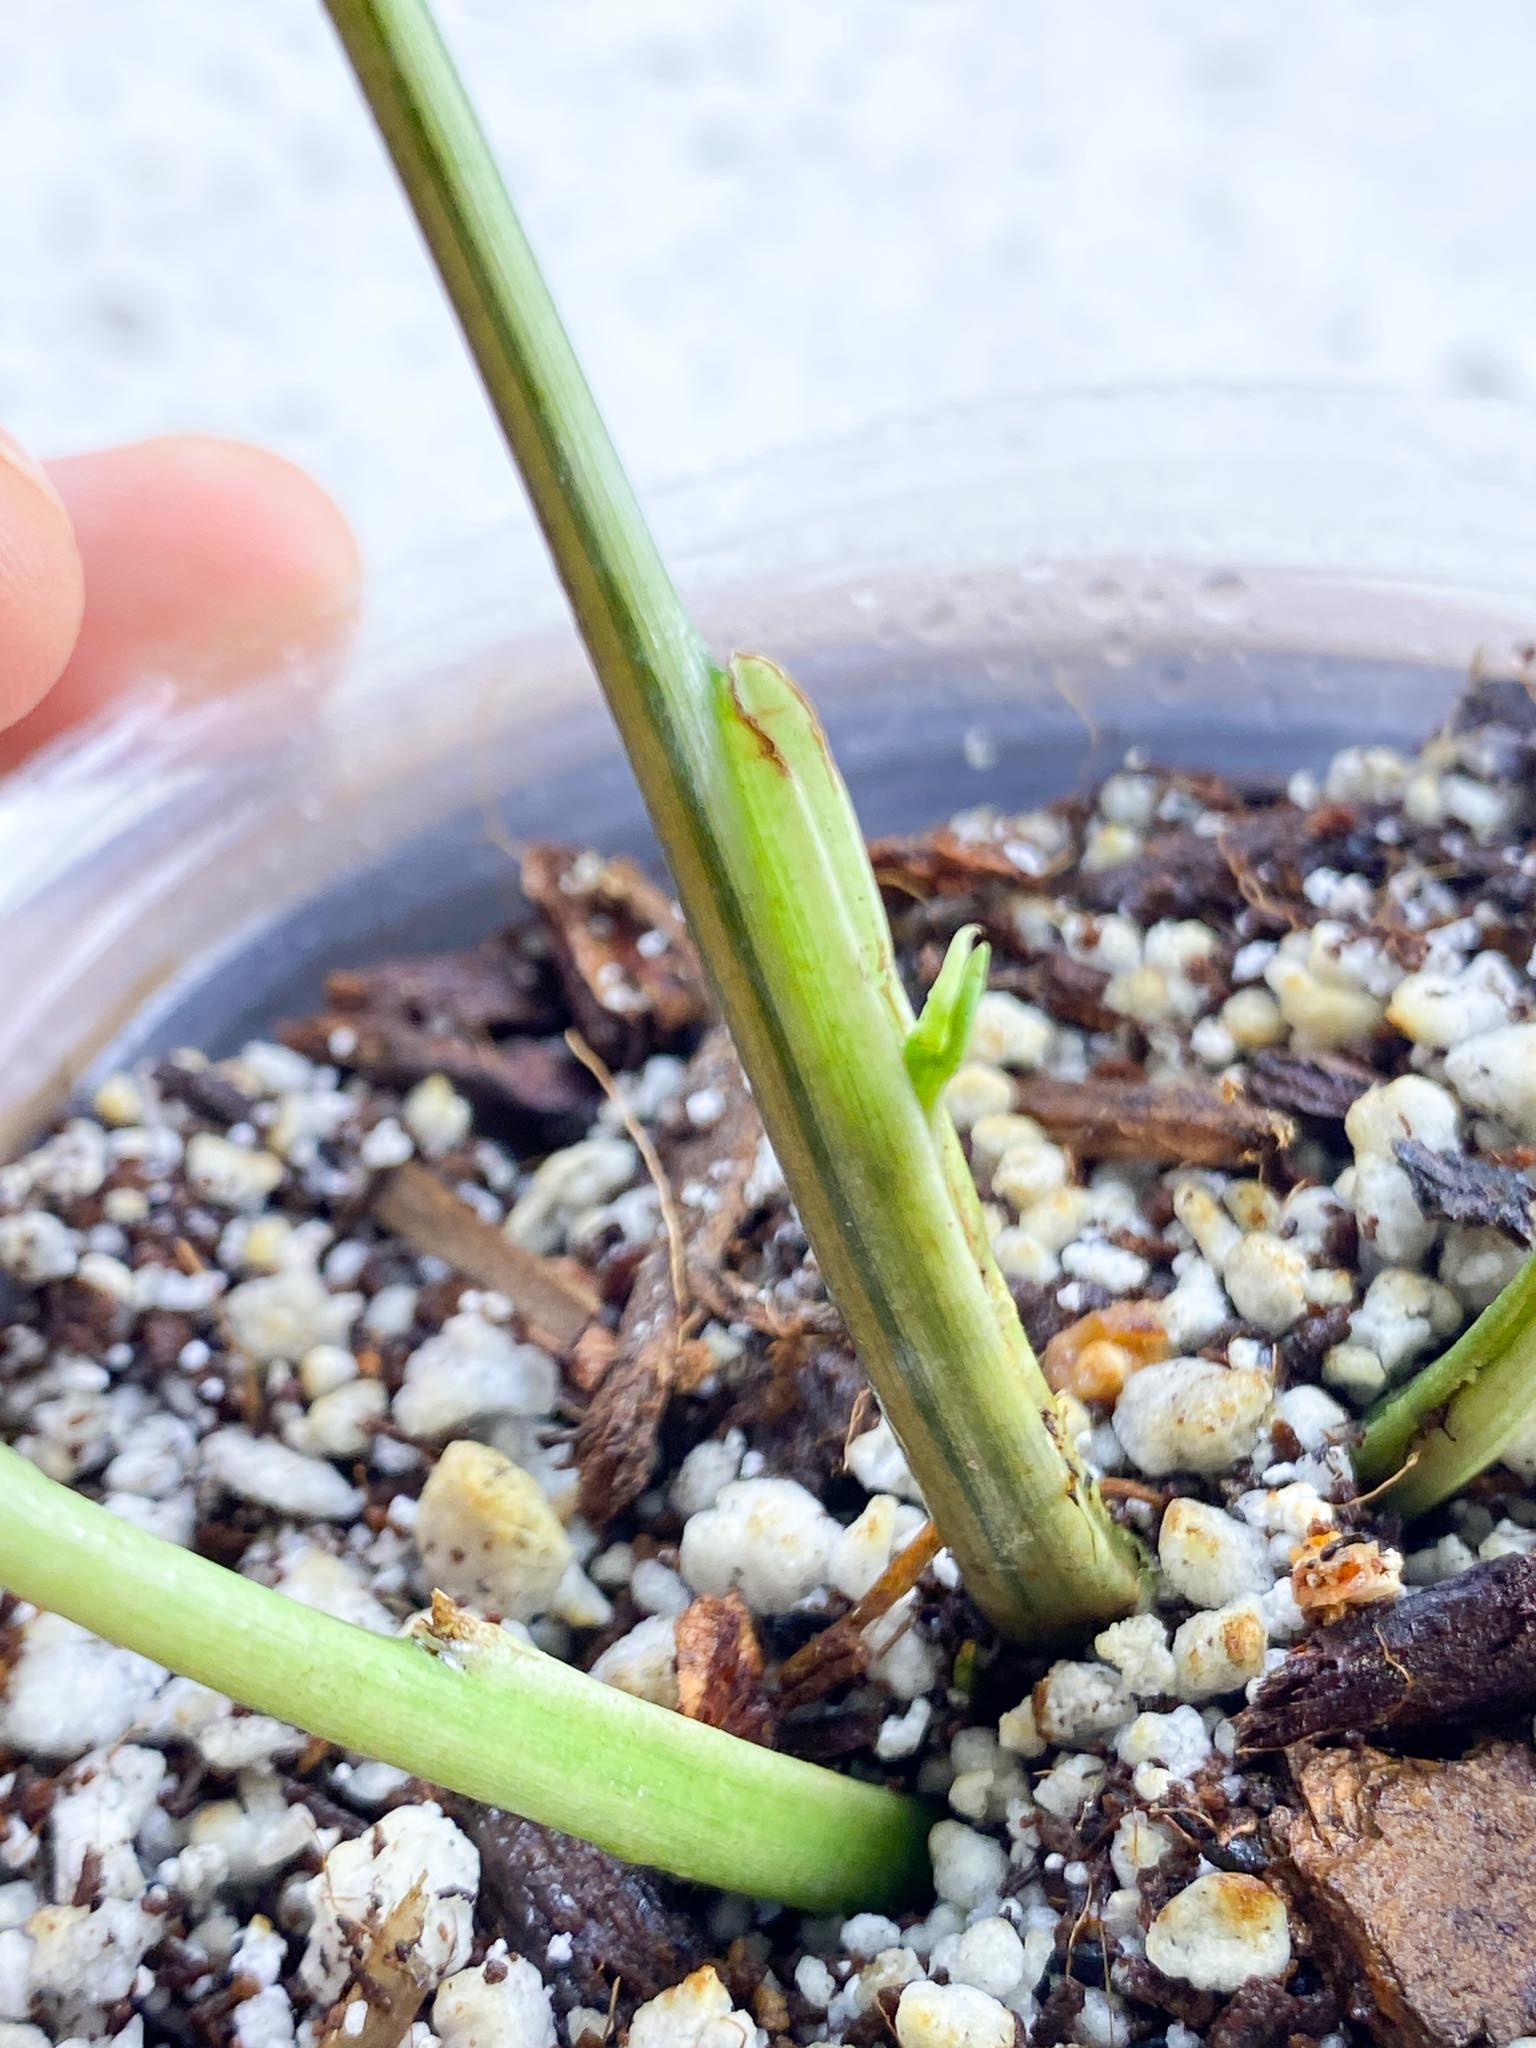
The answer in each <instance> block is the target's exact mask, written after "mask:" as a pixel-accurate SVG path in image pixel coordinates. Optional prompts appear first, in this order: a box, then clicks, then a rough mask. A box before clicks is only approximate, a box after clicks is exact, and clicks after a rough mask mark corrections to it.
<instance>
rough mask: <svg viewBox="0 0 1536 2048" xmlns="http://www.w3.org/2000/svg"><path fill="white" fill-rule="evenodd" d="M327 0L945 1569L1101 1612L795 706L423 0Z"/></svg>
mask: <svg viewBox="0 0 1536 2048" xmlns="http://www.w3.org/2000/svg"><path fill="white" fill-rule="evenodd" d="M328 6H329V9H330V13H331V16H332V19H333V20H334V22H335V24H336V27H337V29H338V32H339V34H340V36H341V38H342V41H343V43H344V45H345V47H346V49H347V52H348V54H349V56H350V58H351V60H352V63H353V65H354V67H355V69H356V71H357V74H358V77H359V80H360V82H361V84H362V86H363V89H364V92H365V93H366V95H367V98H368V100H369V103H370V105H371V107H372V110H373V113H374V116H375V119H376V120H377V122H378V124H379V128H380V131H381V133H382V134H383V136H384V139H385V141H386V143H387V144H388V147H389V149H390V152H391V154H392V156H393V157H394V160H395V164H396V168H397V169H398V171H399V173H400V177H401V181H402V183H403V184H404V186H405V188H406V191H407V193H408V195H409V197H410V200H411V203H412V205H413V206H414V208H415V211H416V215H417V219H418V221H419V222H420V225H421V227H422V230H423V232H424V233H425V235H426V238H427V241H428V244H429V245H430V248H431V250H432V253H433V255H434V257H435V258H436V261H437V264H438V268H439V270H440V272H441V274H442V277H443V280H444V282H445V284H446V286H447V288H448V292H449V295H450V297H451V299H452V301H453V304H454V306H455V308H456V310H457V312H458V315H459V319H460V322H461V324H462V326H463V329H464V332H465V335H466V337H467V338H468V341H469V344H470V347H471V349H472V351H473V353H474V356H475V359H476V362H477V364H478V366H479V369H480V373H481V376H482V378H483V379H484V382H485V385H486V389H487V391H488V393H489V395H490V398H491V402H492V404H493V406H494V408H495V410H496V413H497V416H498V418H499V419H500V421H501V425H502V428H503V430H504V432H505V434H506V436H507V440H508V442H509V444H510V446H511V448H512V451H513V453H514V455H515V457H516V459H517V463H518V466H519V468H520V470H521V472H522V475H523V480H524V483H525V485H526V487H527V489H528V493H529V496H530V499H531V500H532V503H533V506H534V510H535V512H536V514H537V516H538V518H539V521H540V523H541V525H542V527H543V529H544V534H545V538H546V540H547V541H548V544H549V548H550V552H551V554H552V556H553V558H554V561H555V564H556V567H557V569H558V571H559V573H560V576H561V579H562V581H563V582H564V585H565V588H566V591H567V594H568V595H569V598H570V602H571V606H572V609H573V611H574V613H575V616H576V620H577V623H578V625H579V627H580V629H581V632H582V635H583V637H584V639H585V641H586V644H587V648H588V651H589V653H590V655H591V658H592V664H593V667H594V669H595V670H596V672H597V675H598V677H599V679H600V681H601V683H602V685H603V688H604V690H605V692H606V694H607V698H608V702H609V705H610V708H611V709H612V712H613V715H614V717H615V719H616V721H617V723H618V725H619V729H620V732H621V734H622V736H623V739H624V743H625V746H626V748H627V749H628V752H629V757H630V760H631V763H632V765H633V767H634V770H635V774H636V778H637V780H638V781H639V784H640V787H641V790H642V792H643V793H644V795H645V798H646V802H647V804H648V806H649V808H650V813H651V817H652V820H653V822H654V824H655V826H656V830H657V834H658V837H659V838H660V840H661V843H662V846H663V849H664V850H665V852H666V855H667V858H668V860H669V862H670V864H671V868H672V873H673V875H674V877H675V879H676V882H677V885H678V891H679V894H680V896H681V898H682V902H683V908H684V910H685V911H686V913H687V916H688V921H689V924H690V926H691V928H692V931H693V934H694V938H695V940H696V941H697V943H698V946H699V951H700V953H701V954H702V956H703V958H704V960H705V961H706V963H707V964H708V966H709V969H710V972H711V974H712V976H713V979H714V982H715V986H716V990H717V992H718V994H719V997H720V1002H721V1008H722V1010H723V1011H724V1013H725V1016H726V1019H727V1022H728V1023H729V1024H730V1027H731V1031H732V1034H733V1036H734V1038H735V1041H736V1045H737V1049H738V1051H739V1053H740V1055H741V1059H742V1064H743V1066H744V1067H745V1069H746V1072H747V1074H748V1077H749V1078H750V1080H751V1082H752V1086H753V1090H754V1092H755V1094H756V1097H757V1101H758V1104H759V1106H760V1108H761V1110H762V1113H763V1118H764V1122H765V1124H766V1126H767V1129H768V1133H769V1136H770V1137H771V1139H772V1141H773V1144H774V1147H775V1149H776V1151H777V1153H778V1155H779V1158H780V1161H781V1163H782V1165H783V1168H784V1172H785V1176H786V1179H787V1181H788V1183H789V1188H790V1192H791V1194H792V1195H793V1197H794V1199H795V1202H796V1205H797V1207H798V1209H799V1211H800V1215H801V1217H802V1219H803V1221H804V1223H805V1226H806V1229H807V1232H808V1234H809V1236H810V1240H811V1244H812V1247H813V1248H814V1250H815V1252H816V1255H817V1258H818V1260H819V1261H820V1264H821V1266H822V1270H823V1272H824V1273H825V1276H826V1279H827V1284H828V1287H829V1289H830V1291H831V1293H832V1296H833V1298H834V1299H835V1301H836V1302H837V1304H838V1307H839V1308H840V1309H841V1311H842V1313H843V1316H844V1318H845V1319H846V1321H847V1323H848V1327H849V1330H850V1333H851V1335H852V1337H853V1340H854V1342H855V1344H856V1346H857V1348H858V1351H859V1355H860V1358H861V1361H862V1362H863V1364H864V1366H865V1369H866V1371H867V1372H868V1373H869V1375H870V1378H871V1379H872V1380H873V1382H874V1385H875V1388H876V1390H877V1392H878V1393H879V1395H880V1398H881V1401H882V1402H883V1403H884V1405H885V1408H886V1412H887V1414H888V1415H889V1417H890V1419H891V1422H892V1425H893V1427H894V1428H895V1430H896V1433H897V1435H898V1437H899V1438H900V1439H901V1442H902V1444H903V1446H904V1448H905V1450H906V1452H907V1455H908V1458H909V1459H910V1461H911V1464H912V1467H913V1470H914V1472H915V1473H916V1475H917V1478H918V1481H919V1483H920V1484H921V1486H922V1488H923V1490H924V1493H925V1495H926V1497H927V1500H928V1504H929V1507H930V1509H931V1510H932V1512H933V1515H934V1518H935V1520H936V1522H937V1524H938V1526H939V1529H940V1531H941V1532H942V1534H943V1536H944V1538H945V1540H946V1541H947V1542H948V1543H949V1544H950V1545H951V1546H952V1547H953V1549H954V1550H955V1552H956V1555H957V1557H958V1558H959V1561H960V1564H961V1567H962V1569H963V1571H964V1573H965V1578H966V1584H967V1587H968V1589H969V1591H970V1592H971V1594H972V1595H973V1597H974V1598H975V1599H976V1600H977V1601H978V1603H979V1604H980V1605H981V1606H982V1608H983V1609H984V1610H985V1611H986V1613H987V1614H988V1616H989V1617H990V1618H991V1619H992V1621H993V1622H994V1623H995V1624H996V1625H997V1626H998V1627H999V1628H1001V1629H1003V1630H1005V1631H1006V1632H1009V1633H1013V1634H1017V1635H1026V1636H1028V1635H1036V1636H1038V1635H1041V1634H1047V1635H1057V1634H1061V1633H1064V1632H1067V1631H1070V1630H1072V1629H1074V1628H1079V1627H1081V1626H1082V1625H1084V1624H1085V1623H1088V1622H1092V1621H1096V1620H1101V1619H1104V1618H1107V1617H1109V1616H1112V1615H1115V1614H1119V1613H1123V1612H1124V1611H1125V1610H1126V1609H1127V1608H1128V1607H1130V1606H1132V1605H1134V1604H1135V1601H1136V1599H1137V1597H1138V1591H1139V1579H1138V1568H1137V1561H1136V1557H1135V1555H1134V1552H1133V1549H1132V1547H1131V1545H1130V1544H1129V1542H1128V1541H1127V1540H1126V1539H1124V1538H1123V1537H1121V1536H1120V1535H1119V1534H1118V1533H1117V1532H1116V1530H1115V1529H1114V1526H1113V1524H1112V1523H1111V1521H1110V1519H1109V1517H1108V1515H1107V1514H1106V1513H1105V1511H1104V1509H1103V1506H1102V1503H1101V1502H1100V1501H1099V1500H1098V1499H1097V1497H1096V1496H1095V1494H1094V1492H1093V1489H1092V1487H1091V1486H1090V1484H1089V1482H1088V1480H1087V1477H1086V1475H1085V1474H1084V1473H1083V1471H1082V1470H1081V1468H1080V1466H1079V1465H1078V1463H1077V1461H1076V1459H1075V1458H1074V1456H1073V1455H1072V1453H1071V1451H1070V1449H1069V1447H1068V1446H1067V1445H1066V1444H1065V1442H1064V1440H1063V1438H1062V1433H1061V1431H1060V1429H1059V1426H1058V1424H1057V1419H1056V1410H1055V1405H1054V1402H1053V1400H1052V1398H1051V1395H1050V1392H1049V1389H1048V1388H1047V1387H1046V1385H1045V1383H1044V1380H1043V1378H1042V1376H1041V1374H1040V1371H1039V1368H1038V1366H1037V1365H1036V1363H1035V1360H1034V1358H1033V1356H1032V1354H1031V1352H1030V1350H1029V1346H1028V1344H1027V1342H1026V1340H1025V1338H1024V1334H1023V1331H1022V1329H1021V1328H1020V1326H1019V1322H1018V1317H1017V1314H1016V1312H1015V1310H1014V1307H1013V1304H1012V1301H1011V1299H1010V1297H1009V1294H1008V1290H1007V1287H1006V1285H1005V1283H1004V1281H1003V1278H1002V1275H1001V1274H1000V1273H999V1272H998V1270H997V1267H996V1264H995V1262H994V1261H993V1259H992V1257H991V1254H990V1251H989V1249H988V1247H987V1244H986V1239H985V1232H984V1230H983V1227H982V1218H981V1210H980V1205H979V1203H978V1201H977V1199H976V1195H975V1190H974V1188H973V1186H972V1184H971V1181H970V1176H969V1173H968V1171H967V1168H966V1163H965V1160H964V1158H963V1156H962V1155H961V1152H960V1148H959V1145H958V1142H957V1141H956V1139H955V1136H954V1133H953V1130H952V1129H951V1128H950V1127H949V1125H948V1121H947V1119H945V1118H942V1117H941V1118H935V1119H932V1120H930V1119H929V1118H928V1116H927V1115H926V1113H925V1111H924V1108H923V1105H922V1103H921V1102H920V1101H919V1099H918V1095H917V1092H916V1090H915V1089H914V1088H913V1086H912V1085H911V1081H910V1078H909V1076H908V1074H907V1071H906V1068H905V1064H904V1048H905V1044H906V1037H907V1033H908V1032H909V1031H910V1030H911V1027H912V1016H911V1011H910V1008H909V1006H908V1004H907V1002H906V998H905V995H904V993H903V991H902V989H901V987H900V984H899V982H898V980H897V977H896V974H895V970H894V966H893V964H892V961H891V949H890V934H889V928H888V926H887V924H886V921H885V915H884V911H883V908H882V906H881V903H880V899H879V892H878V890H877V888H876V885H875V880H874V876H873V874H872V872H871V871H870V868H869V863H868V860H867V857H866V855H865V853H864V850H863V843H862V840H861V839H860V836H859V833H858V827H857V821H856V819H855V818H854V815H853V811H852V807H851V805H850V804H849V802H848V799H847V793H846V791H845V789H844V788H843V785H842V782H841V779H840V777H838V775H837V773H836V770H835V769H834V768H833V766H832V764H831V762H830V760H829V759H828V758H827V756H826V749H825V742H824V740H823V739H822V736H821V733H820V730H819V728H818V727H817V726H816V724H815V720H814V718H812V717H811V716H810V714H809V712H808V711H807V709H806V707H805V706H804V703H803V700H802V699H800V698H799V696H798V693H797V692H794V691H793V689H792V686H790V685H789V684H788V683H787V680H786V679H784V678H783V677H782V676H780V675H779V672H778V671H776V670H774V669H773V668H772V665H771V664H769V663H763V662H758V663H749V662H739V663H737V664H736V665H734V667H733V671H732V674H731V676H730V677H727V676H726V675H725V674H723V673H722V671H721V670H720V669H719V668H718V667H716V665H715V664H714V663H713V662H712V661H711V659H710V656H709V654H708V652H707V651H706V649H705V648H704V646H703V643H702V642H701V640H700V639H699V637H698V635H697V633H696V632H695V631H694V629H693V627H692V625H691V624H690V622H689V620H688V617H687V614H686V613H685V612H684V610H683V608H682V605H681V603H680V601H679V599H678V597H677V594H676V592H675V590H674V589H673V587H672V584H671V582H670V580H669V578H668V576H667V573H666V570H665V568H664V566H663V564H662V562H661V559H660V556H659V554H658V553H657V550H656V548H655V545H654V543H653V541H652V540H651V538H650V535H649V533H648V531H647V529H646V526H645V522H644V519H643V517H642V515H641V512H640V509H639V506H638V504H637V502H636V500H635V498H634V495H633V492H632V491H631V489H630V487H629V484H628V482H627V480H626V478H625V476H624V473H623V469H622V467H621V465H620V463H619V460H618V457H617V455H616V453H615V452H614V450H613V448H612V446H611V444H610V442H609V439H608V436H607V434H606V432H605V430H604V427H603V423H602V420H601V418H600V416H599V414H598V412H597V408H596V405H595V403H594V401H593V398H592V395H591V392H590V391H589V389H588V387H587V384H586V381H585V378H584V377H583V375H582V373H581V369H580V366H579V364H578V363H577V361H576V358H575V355H574V352H573V351H572V349H571V345H570V342H569V340H568V339H567V337H566V334H565V332H564V329H563V328H562V326H561V324H560V320H559V316H558V315H557V313H556V311H555V308H554V305H553V302H552V301H551V299H550V296H549V292H548V290H547V288H546V286H545V283H544V280H543V278H542V276H541V275H540V272H539V268H538V265H537V263H536V261H535V259H534V257H533V254H532V251H531V250H530V248H529V246H528V243H527V240H526V238H525V237H524V235H523V233H522V229H521V227H520V225H519V223H518V221H517V217H516V214H515V212H514V210H513V208H512V204H511V201H510V199H509V198H508V196H507V194H506V190H505V187H504V186H503V184H502V182H501V178H500V175H499V173H498V171H497V169H496V165H495V161H494V159H493V158H492V156H491V154H490V151H489V149H488V147H487V145H486V142H485V139H484V136H483V135H482V133H481V131H480V129H479V126H478V124H477V122H476V120H475V117H474V113H473V110H472V108H471V107H470V105H469V102H468V100H467V98H466V96H465V93H464V90H463V87H462V85H461V83H460V81H459V79H458V77H457V75H456V73H455V71H454V68H453V65H452V62H451V60H450V58H449V57H448V54H447V52H446V50H445V49H444V47H443V44H442V42H441V40H440V38H439V37H438V34H437V31H436V28H435V26H434V24H433V22H432V18H431V14H430V11H429V9H428V7H427V6H426V5H425V4H424V0H328ZM749 699H750V700H751V701H748V700H749ZM769 724H772V726H773V729H774V730H773V738H772V744H771V745H769V746H765V745H764V744H763V739H764V729H765V728H766V726H767V725H769Z"/></svg>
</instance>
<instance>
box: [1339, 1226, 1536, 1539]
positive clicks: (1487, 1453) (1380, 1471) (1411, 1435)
mask: <svg viewBox="0 0 1536 2048" xmlns="http://www.w3.org/2000/svg"><path fill="white" fill-rule="evenodd" d="M1533 1418H1536V1259H1532V1260H1528V1261H1527V1262H1526V1264H1525V1265H1524V1266H1522V1267H1521V1269H1520V1271H1519V1272H1518V1273H1517V1274H1516V1275H1515V1277H1514V1279H1513V1280H1511V1281H1510V1283H1509V1285H1508V1286H1507V1287H1506V1288H1504V1289H1503V1291H1502V1292H1501V1293H1500V1294H1499V1296H1498V1297H1497V1299H1496V1300H1494V1301H1493V1302H1491V1303H1490V1304H1489V1306H1488V1307H1487V1308H1485V1309H1484V1310H1483V1312H1482V1314H1481V1315H1480V1316H1479V1317H1478V1319H1477V1321H1476V1322H1475V1323H1474V1324H1473V1325H1472V1327H1471V1328H1470V1329H1469V1330H1466V1331H1464V1332H1463V1333H1462V1335H1461V1336H1460V1337H1458V1338H1457V1340H1456V1342H1455V1343H1454V1344H1453V1345H1452V1346H1451V1348H1450V1350H1449V1351H1447V1352H1446V1353H1445V1355H1444V1356H1443V1357H1441V1358H1437V1359H1436V1360H1435V1362H1434V1364H1433V1365H1427V1366H1426V1367H1425V1368H1424V1370H1423V1371H1422V1372H1420V1373H1416V1374H1415V1375H1414V1377H1413V1378H1412V1379H1411V1380H1410V1381H1409V1382H1408V1384H1407V1386H1405V1387H1404V1388H1403V1390H1402V1392H1401V1393H1399V1394H1394V1395H1393V1396H1392V1398H1391V1399H1390V1400H1389V1401H1383V1402H1381V1403H1380V1404H1379V1405H1378V1406H1377V1407H1376V1408H1375V1409H1374V1410H1373V1411H1372V1413H1371V1414H1370V1416H1369V1417H1368V1418H1367V1420H1366V1429H1365V1436H1364V1439H1363V1440H1362V1442H1361V1445H1360V1448H1359V1450H1358V1452H1357V1453H1356V1456H1355V1470H1356V1472H1357V1473H1358V1475H1359V1477H1360V1479H1361V1480H1362V1482H1363V1483H1364V1484H1365V1485H1367V1486H1380V1487H1382V1488H1383V1489H1384V1491H1385V1497H1386V1499H1387V1502H1388V1503H1389V1505H1390V1506H1391V1507H1392V1508H1393V1509H1394V1510H1395V1511H1396V1512H1397V1513H1398V1514H1400V1515H1405V1516H1413V1515H1422V1514H1423V1513H1425V1512H1426V1510H1427V1509H1429V1508H1432V1507H1438V1506H1439V1504H1440V1502H1441V1501H1443V1500H1449V1499H1450V1498H1451V1496H1452V1495H1453V1494H1456V1493H1459V1492H1460V1491H1461V1489H1462V1488H1463V1487H1464V1486H1465V1485H1466V1484H1467V1482H1468V1481H1469V1480H1471V1479H1475V1478H1476V1477H1477V1475H1478V1473H1479V1472H1484V1471H1486V1470H1487V1468H1488V1467H1489V1466H1490V1465H1493V1464H1496V1463H1497V1462H1498V1460H1499V1458H1500V1457H1501V1456H1502V1455H1503V1452H1504V1449H1505V1447H1506V1445H1508V1444H1510V1443H1512V1442H1513V1441H1514V1439H1515V1438H1516V1437H1517V1436H1518V1435H1519V1434H1520V1433H1521V1431H1522V1430H1523V1429H1525V1428H1526V1427H1527V1426H1528V1425H1529V1424H1530V1422H1531V1421H1532V1419H1533Z"/></svg>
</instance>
